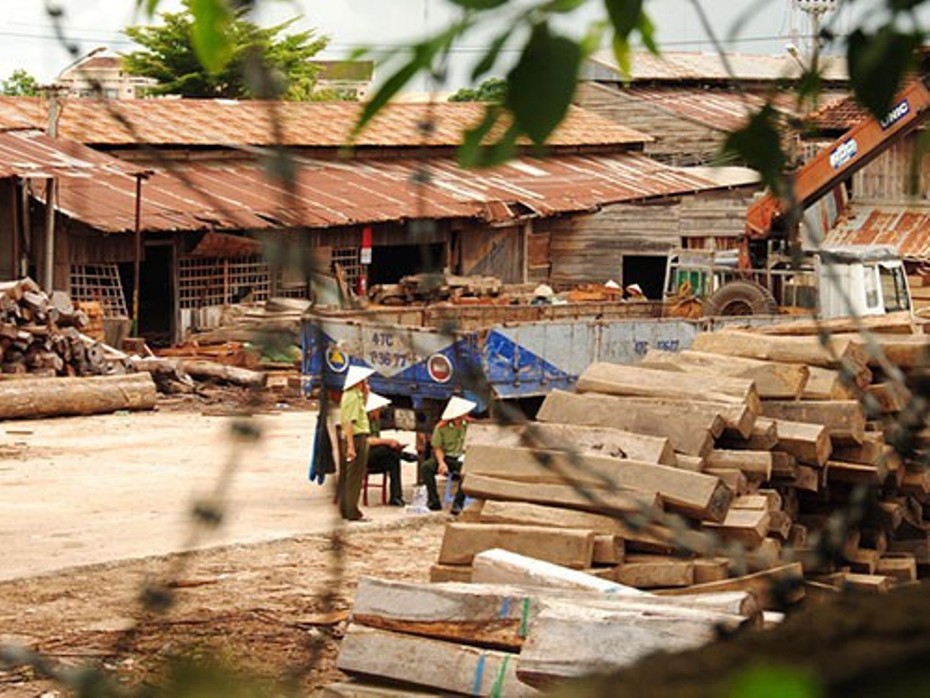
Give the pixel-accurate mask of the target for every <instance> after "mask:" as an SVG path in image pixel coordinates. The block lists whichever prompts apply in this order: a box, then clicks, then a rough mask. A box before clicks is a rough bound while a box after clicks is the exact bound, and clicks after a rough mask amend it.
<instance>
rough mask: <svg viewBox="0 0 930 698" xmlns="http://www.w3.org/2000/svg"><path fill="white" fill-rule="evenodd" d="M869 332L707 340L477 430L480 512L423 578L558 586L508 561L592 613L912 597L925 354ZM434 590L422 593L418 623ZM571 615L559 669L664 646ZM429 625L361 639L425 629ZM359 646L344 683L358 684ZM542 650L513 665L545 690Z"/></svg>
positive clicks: (470, 476) (594, 373)
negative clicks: (642, 644)
mask: <svg viewBox="0 0 930 698" xmlns="http://www.w3.org/2000/svg"><path fill="white" fill-rule="evenodd" d="M865 324H866V325H868V326H870V327H871V329H872V330H873V331H872V332H870V333H868V334H865V335H862V334H858V333H853V332H851V330H852V326H845V325H844V324H843V323H842V322H840V321H837V322H834V323H827V324H826V325H823V324H820V325H815V324H813V323H792V324H791V325H784V326H771V327H767V328H765V329H761V330H747V329H742V330H724V331H720V332H716V333H705V334H701V335H699V336H698V337H697V338H696V339H695V341H694V343H693V345H692V347H691V349H689V350H688V351H682V352H677V353H667V352H659V351H651V350H650V351H649V352H648V353H647V354H646V356H645V357H644V359H643V360H642V362H641V363H640V364H638V365H635V366H625V365H615V364H594V365H592V366H590V367H589V368H588V369H587V370H586V371H585V372H584V373H583V375H582V376H581V377H580V379H579V381H578V383H577V386H576V391H575V392H572V393H569V392H562V391H556V392H553V393H550V395H549V396H547V398H546V400H545V402H544V403H543V406H542V408H541V410H540V411H539V413H538V415H537V421H535V422H532V423H529V424H524V425H516V426H497V425H491V424H480V423H476V424H473V425H471V426H470V428H469V437H468V445H467V450H466V456H465V466H464V480H463V486H464V489H465V492H466V493H467V494H468V495H469V496H470V497H471V498H473V502H472V503H471V504H470V506H468V507H466V509H465V512H464V513H463V514H462V515H461V516H460V517H459V520H457V521H454V522H450V523H448V524H447V525H446V529H445V533H444V537H443V541H442V545H441V549H440V552H439V557H438V561H437V562H436V564H434V565H433V566H432V568H431V574H430V576H431V579H432V581H433V582H441V583H444V584H442V585H441V588H445V586H446V585H448V584H452V585H453V586H454V585H455V583H462V582H471V583H473V584H474V583H478V582H480V583H481V584H482V585H484V584H486V583H488V582H496V583H500V582H510V583H514V582H519V583H523V584H527V585H533V586H539V585H540V584H544V585H545V586H551V585H552V579H553V578H552V576H551V575H549V574H544V575H542V576H541V577H540V575H539V574H536V575H535V576H533V575H527V573H526V570H523V571H522V572H521V574H520V575H518V576H516V577H514V576H513V570H511V569H509V568H507V565H506V564H502V562H501V561H500V560H499V559H497V558H496V557H495V556H499V555H501V554H504V555H517V556H527V557H528V558H529V559H531V560H532V561H534V562H533V563H532V564H535V565H557V566H559V569H564V570H565V573H566V574H573V575H581V577H582V578H584V579H586V580H589V581H588V582H585V584H584V587H585V588H588V589H591V590H593V592H594V593H596V592H598V591H599V592H600V596H601V597H602V596H603V595H604V593H605V592H606V593H608V594H610V595H611V596H614V595H616V593H617V591H616V589H619V590H622V592H623V593H626V592H628V590H630V589H634V590H639V591H641V592H647V593H649V595H650V598H652V597H655V598H663V597H668V596H671V597H674V598H676V599H678V598H687V599H691V598H694V597H695V596H696V595H702V594H709V593H713V594H717V593H721V592H731V593H732V592H741V593H750V594H752V595H753V597H754V598H755V599H756V601H757V603H758V604H759V605H760V606H761V607H762V608H764V609H769V610H772V609H784V608H786V607H788V606H790V605H791V604H792V603H795V602H797V601H799V600H801V599H802V598H804V597H805V596H806V597H807V598H809V599H814V600H819V599H821V598H824V597H828V596H831V595H833V594H835V593H837V592H839V591H841V590H847V589H861V590H868V591H885V590H888V589H890V588H893V587H895V586H898V585H901V584H909V583H913V582H915V581H916V580H917V579H918V578H919V577H922V576H925V575H926V574H927V573H928V572H930V520H925V519H924V511H925V509H926V510H928V511H930V509H928V507H930V476H928V473H927V471H926V470H925V468H924V467H923V464H922V461H923V457H924V456H925V453H926V449H927V448H928V447H930V429H927V428H925V427H924V426H923V425H924V421H925V420H924V416H925V412H926V411H927V409H928V408H927V407H926V406H925V403H926V402H927V400H926V396H925V395H920V394H918V391H919V389H920V387H921V384H922V383H923V382H924V377H925V376H926V375H927V373H926V366H927V363H928V362H927V356H928V354H927V352H928V349H930V337H927V336H925V335H924V334H923V333H919V332H917V331H915V329H914V328H913V326H912V325H911V323H910V321H909V320H905V321H903V322H897V321H886V320H873V321H867V322H866V323H865ZM823 329H828V330H831V331H832V332H833V334H832V335H831V336H829V338H823V337H824V333H823V332H822V330H823ZM892 444H894V445H892ZM501 549H503V551H507V552H502V550H501ZM489 555H490V556H491V558H492V560H491V562H489V561H488V560H487V559H486V558H487V556H489ZM489 565H490V566H489ZM502 567H503V568H507V569H506V570H505V572H506V573H504V574H502V573H501V569H502ZM489 569H490V570H491V571H492V573H491V574H490V575H489V573H488V570H489ZM561 576H562V577H564V576H565V575H564V574H563V575H561ZM540 579H542V580H543V581H542V582H541V581H540ZM590 580H596V582H591V581H590ZM598 583H600V584H601V585H606V586H602V587H598ZM610 585H613V587H610ZM608 587H610V588H608ZM476 589H477V590H478V591H477V593H478V595H479V596H480V595H481V594H482V593H485V592H486V593H487V594H489V595H490V596H492V597H493V594H494V593H498V592H496V591H494V590H493V589H492V590H484V591H482V589H481V588H480V587H476ZM431 593H432V592H427V591H423V590H422V589H421V592H420V598H421V599H422V600H423V602H424V604H427V606H428V603H427V602H429V600H430V598H431V596H430V594H431ZM435 593H436V594H439V593H440V592H435ZM525 593H526V592H525V590H524V591H516V592H514V594H516V595H517V596H519V594H525ZM669 600H671V599H669ZM357 603H358V602H357ZM365 603H368V601H367V600H366V601H365ZM574 604H575V610H574V611H572V610H565V609H564V608H563V609H562V610H563V615H567V616H569V617H571V618H574V620H573V621H571V622H569V621H567V620H565V619H564V618H563V619H561V620H560V621H558V622H556V621H551V622H550V625H551V626H552V627H551V628H550V631H549V632H548V633H547V634H546V637H547V638H548V637H550V636H551V637H555V636H557V635H558V633H557V632H556V630H555V628H556V627H557V625H559V624H560V626H559V627H562V628H569V627H574V628H575V630H574V631H573V633H575V634H571V635H570V636H566V637H570V638H571V641H570V642H569V643H568V644H567V645H560V646H559V647H558V648H556V646H555V645H551V643H550V645H551V646H550V645H547V644H546V643H543V645H545V646H547V647H550V649H551V650H552V651H553V652H554V653H556V654H557V653H558V652H561V653H563V655H564V653H565V652H566V651H567V649H566V647H571V646H575V647H582V646H583V645H584V641H583V639H584V637H585V636H586V635H585V633H590V634H591V635H592V636H593V637H600V638H604V637H608V636H609V633H608V635H604V632H606V631H605V630H604V628H605V627H610V628H614V629H616V631H617V632H618V633H621V634H622V633H626V635H625V636H624V637H625V638H627V637H631V636H632V635H631V633H632V634H633V635H635V634H636V633H640V634H643V635H650V636H651V635H652V634H655V633H658V635H660V636H661V635H662V633H663V631H662V629H661V628H659V627H658V626H653V625H651V623H652V620H651V616H650V617H649V618H645V617H643V616H642V615H636V614H630V613H627V614H624V613H623V612H619V611H618V610H617V609H612V610H606V609H604V608H599V609H598V611H597V612H596V613H595V611H593V610H592V607H591V602H590V601H588V602H581V601H575V602H574ZM385 608H386V607H385ZM382 611H383V612H382V615H389V614H387V611H386V610H384V609H382ZM359 613H360V612H359V609H358V606H356V614H359ZM462 613H463V614H465V616H464V617H465V618H466V620H463V621H460V622H462V623H466V624H467V622H466V621H467V620H475V621H481V622H485V620H483V619H482V618H480V617H479V616H480V614H479V615H476V616H474V617H470V616H468V615H467V613H468V612H467V611H462ZM592 614H594V615H597V617H598V619H599V620H598V621H597V622H592V621H591V616H592ZM369 615H370V614H369ZM646 615H647V616H648V614H646ZM502 617H503V616H502ZM540 617H542V616H540ZM608 617H610V618H611V620H607V618H608ZM408 620H409V619H408ZM422 620H423V621H424V622H423V623H422V624H420V625H419V626H417V625H416V623H412V624H409V623H408V624H406V625H404V624H400V625H396V626H390V625H384V623H382V621H372V620H371V619H370V618H369V619H368V620H365V617H362V618H360V619H356V624H361V625H366V624H367V625H375V626H377V627H379V628H387V629H393V630H405V631H406V632H426V631H425V629H426V628H428V627H432V626H430V625H429V624H428V623H427V622H426V619H422ZM432 620H433V622H434V623H437V624H438V622H439V619H436V618H434V619H432ZM457 622H458V621H457ZM379 623H381V624H380V625H379ZM572 623H574V625H572ZM534 627H535V626H533V625H532V624H530V625H529V626H527V627H526V628H525V630H526V631H527V632H528V633H530V635H532V633H533V632H534V630H533V628H534ZM581 627H583V630H579V628H581ZM418 628H419V629H418ZM353 632H354V633H355V634H356V635H360V636H363V640H364V638H367V637H368V636H369V635H371V634H372V633H373V632H375V631H372V630H371V629H368V628H356V629H355V630H354V631H353ZM353 632H350V636H352V635H353ZM379 632H380V631H379ZM540 632H542V631H540ZM366 633H367V635H366ZM672 634H673V633H672ZM358 642H360V641H357V640H354V639H353V640H352V641H351V644H350V645H349V647H350V649H351V653H350V654H349V655H347V659H346V661H345V664H346V667H345V668H346V670H347V671H349V672H350V673H351V672H352V671H353V670H357V671H359V672H361V673H364V671H363V670H362V669H358V667H360V666H362V665H363V664H364V662H359V661H358V660H357V659H355V658H354V657H356V656H357V652H358V650H357V644H358ZM383 642H384V643H386V644H383V645H382V650H381V651H383V652H388V651H389V650H388V649H387V648H388V647H389V646H390V643H388V642H387V641H386V640H384V641H383ZM572 642H573V643H574V645H572V644H571V643H572ZM669 642H671V640H669ZM614 644H615V645H616V646H617V647H620V648H622V647H624V640H623V639H621V638H620V636H618V637H617V641H616V643H614ZM614 644H611V642H610V641H605V642H600V643H598V646H599V648H600V650H601V651H602V654H603V656H604V657H608V656H609V657H611V658H610V659H609V660H608V659H604V661H605V662H606V664H605V666H607V665H609V666H618V665H620V664H622V663H623V661H625V660H624V659H623V658H622V657H621V658H618V657H615V656H614V654H616V652H619V651H620V650H616V651H615V649H613V648H614ZM540 646H541V645H540V644H539V643H529V642H528V641H526V642H525V643H522V644H521V645H520V647H518V648H511V649H517V650H519V651H520V654H519V657H518V658H515V659H514V661H515V662H517V666H518V670H517V673H518V678H520V679H523V680H524V681H526V680H529V681H530V683H532V684H533V685H534V686H540V687H541V686H544V685H548V683H549V682H551V681H556V680H559V679H560V678H565V676H567V675H571V673H572V672H571V671H569V670H567V669H566V670H565V671H563V670H562V669H560V668H558V666H552V664H553V662H555V664H558V662H557V661H556V659H557V657H556V656H555V654H553V655H552V656H550V657H548V658H547V657H541V656H540V654H539V651H538V648H539V647H540ZM528 647H529V648H532V650H533V654H532V655H526V653H527V648H528ZM669 648H674V646H673V645H669ZM579 652H581V650H579ZM353 653H354V654H353ZM621 654H622V652H621ZM525 655H526V656H525ZM573 656H575V655H573ZM585 656H587V655H585ZM577 658H578V657H577V656H576V659H577ZM578 667H579V670H582V669H583V670H584V671H590V670H595V669H596V668H597V667H596V666H595V665H594V664H592V663H589V662H587V660H586V659H584V658H581V659H579V662H578ZM374 673H377V672H374ZM521 673H522V674H523V675H522V674H521ZM386 675H387V674H386ZM533 677H535V680H534V678H533Z"/></svg>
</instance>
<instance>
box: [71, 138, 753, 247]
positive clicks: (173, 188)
mask: <svg viewBox="0 0 930 698" xmlns="http://www.w3.org/2000/svg"><path fill="white" fill-rule="evenodd" d="M424 167H425V168H426V169H425V171H426V172H428V173H429V176H430V181H429V183H428V184H418V183H417V181H418V179H420V178H421V177H420V176H421V174H422V172H424V169H423V168H424ZM748 179H749V178H747V182H746V184H749V183H750V181H748ZM731 184H733V183H732V182H731ZM134 186H135V181H134V179H133V178H130V177H124V176H118V175H105V176H101V177H97V178H94V179H93V180H82V181H63V182H62V183H61V184H60V195H59V199H60V204H59V205H60V209H61V210H62V211H63V212H64V213H66V214H67V215H69V216H71V217H73V218H76V219H79V220H81V221H84V222H85V223H87V224H89V225H91V226H93V227H95V228H98V229H100V230H102V231H105V232H114V233H115V232H122V231H129V230H132V228H133V223H134V217H133V216H134V204H135V189H134ZM720 187H721V185H720V184H718V183H715V182H713V181H711V180H709V179H706V178H703V177H701V176H699V175H696V174H692V173H689V172H688V171H687V170H684V169H677V168H671V167H667V166H664V165H662V164H660V163H657V162H655V161H653V160H650V159H649V158H647V157H645V156H642V155H638V154H621V155H615V156H603V155H601V156H594V155H586V156H585V155H564V156H553V157H550V158H546V159H534V158H518V159H515V160H512V161H511V162H508V163H507V164H504V165H501V166H499V167H496V168H493V169H488V170H477V171H472V170H463V169H461V168H460V167H459V166H458V165H457V164H456V163H455V162H454V160H452V159H450V158H435V159H431V160H428V161H426V162H425V163H424V162H423V161H418V160H413V159H392V160H377V161H365V160H363V161H352V162H338V161H331V160H311V159H303V160H301V161H300V164H299V166H298V167H297V168H296V176H295V178H294V181H293V187H292V188H291V189H289V188H288V187H286V186H285V185H284V184H283V182H282V181H276V180H275V179H274V178H273V177H272V176H270V175H269V173H268V171H267V170H266V169H265V168H263V167H262V165H261V164H259V163H257V162H255V161H252V160H248V161H247V160H244V159H243V160H228V159H227V160H222V161H213V162H186V163H184V164H183V165H179V166H178V167H177V168H172V169H170V170H161V171H158V172H157V173H156V174H155V175H154V176H153V177H151V179H149V180H147V181H146V182H145V183H144V184H143V188H142V192H143V195H142V200H143V203H142V219H141V220H142V227H143V229H144V230H148V231H176V230H214V229H215V230H241V229H245V230H250V229H258V230H260V229H269V228H276V227H284V228H287V227H301V226H304V227H311V228H329V227H335V226H346V225H355V224H363V223H377V222H386V221H398V220H407V219H412V218H434V219H441V218H477V219H481V220H485V221H489V222H506V221H510V220H516V219H519V218H520V217H522V216H524V215H527V214H528V213H530V214H532V213H535V214H536V215H540V216H550V215H556V214H560V213H567V212H572V211H587V210H595V209H597V208H598V207H599V206H603V205H605V204H609V203H616V202H621V201H634V200H641V199H648V198H655V197H661V196H668V195H673V194H680V193H687V192H694V191H701V190H708V189H716V188H720Z"/></svg>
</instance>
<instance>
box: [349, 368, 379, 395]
mask: <svg viewBox="0 0 930 698" xmlns="http://www.w3.org/2000/svg"><path fill="white" fill-rule="evenodd" d="M374 372H375V370H374V369H373V368H368V367H367V366H354V365H353V366H349V370H348V371H346V380H345V383H343V384H342V389H343V390H348V389H349V388H351V387H352V386H353V385H358V384H359V383H361V382H362V381H363V380H365V379H366V378H368V376H370V375H371V374H372V373H374Z"/></svg>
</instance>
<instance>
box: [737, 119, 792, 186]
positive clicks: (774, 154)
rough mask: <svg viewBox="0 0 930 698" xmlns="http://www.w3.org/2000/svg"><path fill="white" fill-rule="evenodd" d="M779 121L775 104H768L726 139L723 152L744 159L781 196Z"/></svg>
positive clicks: (782, 157)
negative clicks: (773, 105)
mask: <svg viewBox="0 0 930 698" xmlns="http://www.w3.org/2000/svg"><path fill="white" fill-rule="evenodd" d="M776 118H777V117H776V112H775V110H774V109H773V108H772V105H771V104H766V105H765V106H764V107H762V109H761V110H759V111H758V112H757V113H755V114H753V115H752V118H751V119H750V120H749V123H747V124H746V125H745V126H744V127H743V128H741V129H739V130H737V131H733V132H732V133H730V135H729V136H727V139H726V141H725V142H724V145H723V152H724V155H728V154H729V155H735V156H737V157H738V158H740V159H741V160H743V161H744V162H745V163H746V164H747V165H748V166H749V167H751V168H752V169H754V170H756V171H757V172H758V173H759V174H760V175H761V176H762V183H763V184H764V185H766V186H768V187H769V188H770V189H771V190H772V191H773V192H775V193H778V192H780V190H781V188H782V172H783V170H784V169H785V154H784V153H783V152H782V149H781V139H780V138H779V136H778V128H777V123H776Z"/></svg>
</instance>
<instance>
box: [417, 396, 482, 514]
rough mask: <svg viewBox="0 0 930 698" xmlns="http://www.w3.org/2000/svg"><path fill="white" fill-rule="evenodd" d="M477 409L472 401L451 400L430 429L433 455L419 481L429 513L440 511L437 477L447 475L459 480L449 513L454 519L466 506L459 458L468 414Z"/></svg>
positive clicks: (462, 453) (424, 467)
mask: <svg viewBox="0 0 930 698" xmlns="http://www.w3.org/2000/svg"><path fill="white" fill-rule="evenodd" d="M475 407H477V405H476V404H475V403H474V402H472V401H471V400H466V399H465V398H461V397H458V396H453V397H451V398H450V399H449V402H448V403H447V404H446V408H445V409H444V410H443V412H442V417H441V419H440V420H439V423H438V424H437V425H436V427H435V429H433V438H432V439H431V440H430V445H431V446H432V447H433V455H432V456H430V458H429V460H426V461H424V462H423V463H422V464H421V465H420V480H422V482H423V484H424V485H426V505H427V506H428V507H429V509H430V510H431V511H439V510H440V509H442V502H441V501H440V499H439V491H438V490H437V489H436V474H437V473H438V474H440V475H447V476H448V477H451V478H453V479H456V480H458V485H457V487H456V490H455V499H454V500H453V501H452V510H451V513H452V515H453V516H457V515H458V514H459V513H461V511H462V505H463V504H464V503H465V493H464V492H462V478H461V472H462V456H463V455H464V454H465V434H466V432H467V430H468V414H469V413H470V412H471V411H472V410H473V409H475Z"/></svg>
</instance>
